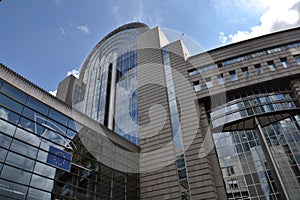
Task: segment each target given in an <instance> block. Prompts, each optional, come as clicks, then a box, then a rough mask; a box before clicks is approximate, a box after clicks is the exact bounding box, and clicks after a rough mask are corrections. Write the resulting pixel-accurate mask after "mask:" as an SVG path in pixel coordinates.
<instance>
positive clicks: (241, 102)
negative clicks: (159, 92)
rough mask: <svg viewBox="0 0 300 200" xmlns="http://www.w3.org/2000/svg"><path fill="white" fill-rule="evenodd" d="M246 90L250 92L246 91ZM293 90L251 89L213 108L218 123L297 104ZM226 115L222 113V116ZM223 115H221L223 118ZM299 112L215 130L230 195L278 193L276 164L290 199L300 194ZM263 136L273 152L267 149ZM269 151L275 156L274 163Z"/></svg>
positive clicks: (270, 196)
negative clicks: (257, 125)
mask: <svg viewBox="0 0 300 200" xmlns="http://www.w3.org/2000/svg"><path fill="white" fill-rule="evenodd" d="M246 96H247V95H246ZM294 101H295V99H293V98H292V97H291V94H290V91H289V90H284V91H277V92H276V91H274V92H270V91H269V93H261V94H255V95H254V94H253V93H252V95H251V94H249V96H247V97H240V98H237V99H234V100H232V101H229V102H228V103H227V104H226V105H224V106H220V107H218V108H216V109H214V110H213V111H212V112H211V114H210V116H211V119H212V124H213V126H214V127H217V126H219V125H220V124H221V123H222V121H223V123H227V122H233V121H234V120H238V119H242V118H246V117H251V116H255V115H258V114H261V113H267V112H275V111H286V112H288V111H289V110H292V109H295V108H296V107H297V106H296V103H295V102H294ZM221 118H222V119H221ZM220 119H221V120H220ZM299 119H300V117H299V116H298V115H296V116H292V115H290V117H287V118H285V119H283V120H280V121H277V122H275V123H272V124H270V125H268V126H265V127H263V129H262V131H263V133H262V135H261V136H260V135H259V134H260V133H259V132H258V131H257V130H241V131H230V132H217V133H213V138H214V141H215V147H216V150H217V155H218V158H219V163H220V166H221V170H222V174H223V179H224V183H225V187H226V191H227V195H228V199H241V198H243V199H280V197H279V190H278V185H279V183H275V179H274V177H275V176H276V175H275V174H273V173H272V172H271V171H272V170H271V169H272V168H273V167H276V168H277V169H278V172H279V176H280V177H281V179H282V181H283V186H284V189H285V190H286V191H287V194H288V196H289V198H290V199H298V198H299V196H300V192H299V191H300V171H299V169H300V126H299V122H300V121H299ZM261 137H264V138H265V139H266V141H267V146H268V148H269V149H270V152H271V155H267V153H266V152H265V151H263V145H264V143H263V141H261ZM269 156H272V158H273V159H274V160H275V163H271V161H269V159H267V158H268V157H269Z"/></svg>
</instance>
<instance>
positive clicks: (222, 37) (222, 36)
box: [219, 32, 228, 44]
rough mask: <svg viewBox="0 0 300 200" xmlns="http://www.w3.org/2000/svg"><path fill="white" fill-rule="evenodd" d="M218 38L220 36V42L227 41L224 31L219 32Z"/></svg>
mask: <svg viewBox="0 0 300 200" xmlns="http://www.w3.org/2000/svg"><path fill="white" fill-rule="evenodd" d="M219 38H220V40H221V42H222V44H225V43H226V42H227V39H228V37H227V36H225V33H224V32H220V36H219Z"/></svg>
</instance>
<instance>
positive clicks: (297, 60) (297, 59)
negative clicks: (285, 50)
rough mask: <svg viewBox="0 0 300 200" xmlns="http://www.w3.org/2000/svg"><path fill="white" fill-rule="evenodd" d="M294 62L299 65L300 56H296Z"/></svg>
mask: <svg viewBox="0 0 300 200" xmlns="http://www.w3.org/2000/svg"><path fill="white" fill-rule="evenodd" d="M295 60H296V63H297V64H298V65H300V55H298V56H296V58H295Z"/></svg>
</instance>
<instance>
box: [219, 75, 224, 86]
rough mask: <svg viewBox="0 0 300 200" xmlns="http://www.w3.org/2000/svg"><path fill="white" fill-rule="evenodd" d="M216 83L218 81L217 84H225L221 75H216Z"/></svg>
mask: <svg viewBox="0 0 300 200" xmlns="http://www.w3.org/2000/svg"><path fill="white" fill-rule="evenodd" d="M218 81H219V84H224V83H226V81H225V78H224V75H223V74H219V75H218Z"/></svg>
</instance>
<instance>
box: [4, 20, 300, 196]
mask: <svg viewBox="0 0 300 200" xmlns="http://www.w3.org/2000/svg"><path fill="white" fill-rule="evenodd" d="M182 37H184V36H182ZM182 37H179V38H178V40H175V41H173V40H172V39H171V38H170V37H169V36H168V34H167V33H166V32H164V31H163V30H162V29H160V28H159V27H156V28H149V27H148V26H147V25H145V24H143V23H131V24H126V25H124V26H121V27H119V28H118V29H116V30H114V31H112V32H111V33H109V34H108V35H107V36H106V37H104V38H103V39H102V40H101V41H100V42H99V43H98V44H97V45H96V46H95V47H94V48H93V50H92V51H91V53H90V54H89V55H88V57H87V59H86V60H85V62H84V63H83V65H82V68H81V71H80V76H79V78H75V77H74V76H69V77H67V78H66V79H64V80H63V81H62V82H61V83H60V84H59V87H58V93H57V97H56V98H55V97H52V96H51V95H49V94H48V93H47V92H45V91H43V90H42V89H40V88H39V87H37V86H35V85H34V84H32V83H30V82H29V81H27V80H26V79H24V78H23V77H21V76H19V75H18V74H16V73H15V72H12V71H11V70H10V69H8V68H7V67H5V66H3V65H1V73H0V78H1V80H2V81H1V82H0V93H1V96H0V103H1V109H0V111H1V112H0V117H1V125H0V126H1V160H0V161H1V163H0V181H1V183H0V184H1V185H0V186H1V187H0V195H1V198H3V199H11V198H12V199H38V198H40V199H126V200H127V199H195V200H198V199H232V200H233V199H249V200H250V199H252V200H254V199H257V200H258V199H266V200H275V199H276V200H278V199H298V198H299V196H300V115H299V108H300V101H299V100H300V99H299V98H300V97H299V96H300V90H299V88H300V80H299V77H300V28H295V29H290V30H285V31H281V32H277V33H273V34H269V35H265V36H261V37H258V38H254V39H250V40H247V41H243V42H239V43H236V44H231V45H227V46H224V47H220V48H217V49H213V50H210V51H207V52H202V53H198V54H195V55H191V54H190V52H189V45H188V44H187V43H185V42H184V39H183V38H182ZM42 183H43V184H42Z"/></svg>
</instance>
